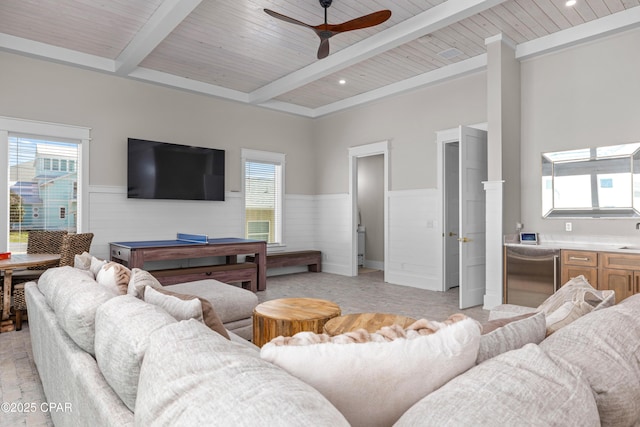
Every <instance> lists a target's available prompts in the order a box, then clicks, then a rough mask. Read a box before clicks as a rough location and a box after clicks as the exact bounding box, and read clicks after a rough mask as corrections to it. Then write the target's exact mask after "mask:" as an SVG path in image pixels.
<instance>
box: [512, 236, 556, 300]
mask: <svg viewBox="0 0 640 427" xmlns="http://www.w3.org/2000/svg"><path fill="white" fill-rule="evenodd" d="M505 258H506V259H505V261H506V266H505V271H506V274H505V279H504V280H505V301H506V303H507V304H516V305H524V306H527V307H537V306H539V305H540V304H541V303H542V302H543V301H544V300H546V299H547V298H548V297H549V296H550V295H552V294H553V293H554V292H555V291H556V290H558V286H559V283H560V268H559V260H560V250H559V249H550V248H543V247H540V246H527V245H514V246H505Z"/></svg>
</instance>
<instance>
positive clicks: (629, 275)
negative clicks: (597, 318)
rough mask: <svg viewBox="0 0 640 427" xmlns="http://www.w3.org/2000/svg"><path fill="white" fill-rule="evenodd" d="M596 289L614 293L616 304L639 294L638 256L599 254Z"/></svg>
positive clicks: (639, 269)
mask: <svg viewBox="0 0 640 427" xmlns="http://www.w3.org/2000/svg"><path fill="white" fill-rule="evenodd" d="M599 258H600V260H599V261H600V262H599V274H598V280H599V283H600V286H598V289H601V290H604V289H610V290H613V291H615V293H616V303H618V302H620V301H622V300H623V299H625V298H627V297H629V296H631V295H633V294H637V293H640V255H638V254H621V253H616V252H601V253H600V257H599Z"/></svg>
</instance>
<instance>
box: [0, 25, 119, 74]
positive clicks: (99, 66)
mask: <svg viewBox="0 0 640 427" xmlns="http://www.w3.org/2000/svg"><path fill="white" fill-rule="evenodd" d="M0 49H1V50H4V51H7V52H13V53H19V54H20V55H25V56H30V57H33V58H39V59H46V60H49V61H54V62H60V63H64V64H70V65H75V66H77V67H82V68H89V69H92V70H99V71H106V72H110V73H113V71H114V69H115V63H114V61H113V60H112V59H109V58H104V57H102V56H96V55H91V54H88V53H83V52H78V51H77V50H71V49H65V48H63V47H58V46H53V45H50V44H46V43H41V42H36V41H33V40H28V39H23V38H21V37H15V36H12V35H10V34H4V33H0Z"/></svg>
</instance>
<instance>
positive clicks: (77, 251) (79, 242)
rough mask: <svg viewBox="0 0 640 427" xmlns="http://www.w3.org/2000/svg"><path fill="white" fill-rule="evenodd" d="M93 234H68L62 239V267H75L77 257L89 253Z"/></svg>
mask: <svg viewBox="0 0 640 427" xmlns="http://www.w3.org/2000/svg"><path fill="white" fill-rule="evenodd" d="M92 240H93V233H79V234H67V235H66V236H64V237H63V238H62V247H61V248H60V267H64V266H65V265H70V266H73V264H74V262H73V261H74V258H75V256H76V255H81V254H82V253H83V252H89V249H90V248H91V241H92Z"/></svg>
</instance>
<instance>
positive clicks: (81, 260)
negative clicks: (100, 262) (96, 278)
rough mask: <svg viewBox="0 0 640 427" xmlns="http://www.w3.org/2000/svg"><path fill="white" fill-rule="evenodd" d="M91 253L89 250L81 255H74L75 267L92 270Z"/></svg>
mask: <svg viewBox="0 0 640 427" xmlns="http://www.w3.org/2000/svg"><path fill="white" fill-rule="evenodd" d="M91 258H92V257H91V254H90V253H89V252H83V253H82V254H80V255H75V256H74V257H73V267H74V268H78V269H80V270H87V271H91Z"/></svg>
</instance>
